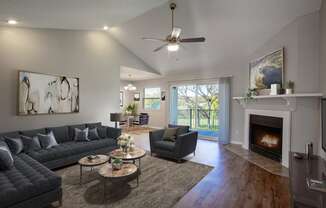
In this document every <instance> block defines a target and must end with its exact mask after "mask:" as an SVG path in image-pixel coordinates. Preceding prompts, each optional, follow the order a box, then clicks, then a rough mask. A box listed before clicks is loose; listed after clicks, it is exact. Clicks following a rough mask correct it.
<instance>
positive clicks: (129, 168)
mask: <svg viewBox="0 0 326 208" xmlns="http://www.w3.org/2000/svg"><path fill="white" fill-rule="evenodd" d="M98 173H99V174H100V176H102V177H103V179H104V182H103V185H104V198H105V196H106V193H105V190H106V183H107V180H110V181H111V182H114V181H116V180H119V181H120V180H123V179H124V178H125V179H126V178H128V177H129V176H132V175H134V174H136V175H137V187H138V185H139V174H138V168H137V166H136V165H134V164H129V163H128V164H122V166H121V169H120V170H114V169H113V168H112V165H111V164H106V165H104V166H103V167H101V168H100V170H99V171H98Z"/></svg>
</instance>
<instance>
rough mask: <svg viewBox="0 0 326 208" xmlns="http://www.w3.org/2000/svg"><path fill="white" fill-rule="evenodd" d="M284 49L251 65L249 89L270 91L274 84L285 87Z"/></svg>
mask: <svg viewBox="0 0 326 208" xmlns="http://www.w3.org/2000/svg"><path fill="white" fill-rule="evenodd" d="M283 74H284V48H282V49H279V50H277V51H275V52H273V53H270V54H268V55H266V56H264V57H262V58H259V59H256V60H254V61H252V62H250V64H249V77H250V80H249V88H250V89H257V90H264V89H270V88H271V85H272V84H280V85H281V86H282V85H283Z"/></svg>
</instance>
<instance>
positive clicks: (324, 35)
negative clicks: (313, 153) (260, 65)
mask: <svg viewBox="0 0 326 208" xmlns="http://www.w3.org/2000/svg"><path fill="white" fill-rule="evenodd" d="M319 45H320V46H319V47H320V56H319V60H320V61H319V63H320V65H319V68H320V88H321V92H322V93H324V97H326V96H325V95H326V1H325V0H323V2H322V6H321V9H320V44H319ZM320 151H321V152H323V154H324V157H325V158H326V153H325V152H324V151H323V150H321V148H320Z"/></svg>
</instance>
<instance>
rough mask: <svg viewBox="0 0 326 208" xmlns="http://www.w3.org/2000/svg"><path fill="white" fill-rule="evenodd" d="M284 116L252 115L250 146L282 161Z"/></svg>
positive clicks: (257, 151)
mask: <svg viewBox="0 0 326 208" xmlns="http://www.w3.org/2000/svg"><path fill="white" fill-rule="evenodd" d="M282 135H283V118H280V117H272V116H263V115H253V114H252V115H250V119H249V148H250V150H251V151H253V152H256V153H259V154H261V155H263V156H266V157H268V158H271V159H273V160H276V161H282Z"/></svg>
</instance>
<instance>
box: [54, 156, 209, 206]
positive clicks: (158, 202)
mask: <svg viewBox="0 0 326 208" xmlns="http://www.w3.org/2000/svg"><path fill="white" fill-rule="evenodd" d="M141 162H142V166H141V175H140V178H139V186H138V187H137V183H136V179H130V180H129V182H120V183H114V184H111V183H110V182H108V183H107V186H106V195H105V197H104V185H103V180H101V177H100V176H99V175H98V173H97V169H98V168H99V167H97V168H95V169H93V171H91V170H90V169H87V168H85V169H84V175H83V176H84V177H83V180H84V182H83V185H79V165H74V166H71V167H67V168H64V169H61V170H58V171H56V173H57V174H58V175H60V176H62V183H63V184H62V186H63V206H62V207H67V208H68V207H69V208H74V207H76V208H77V207H78V208H84V207H85V208H86V207H87V208H91V207H110V208H128V207H132V208H137V207H139V208H147V207H148V208H156V207H158V208H166V207H172V206H173V205H175V204H176V203H177V202H178V201H179V200H180V199H181V198H182V197H183V196H184V195H185V194H186V193H187V192H188V191H189V190H190V189H191V188H192V187H193V186H194V185H196V184H197V183H198V182H199V181H200V180H201V179H202V178H203V177H204V176H206V175H207V174H208V173H209V172H210V171H211V170H212V167H210V166H206V165H201V164H197V163H194V162H190V161H186V162H183V163H175V162H173V161H168V160H164V159H159V158H156V157H151V156H146V157H145V158H143V159H142V161H141Z"/></svg>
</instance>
